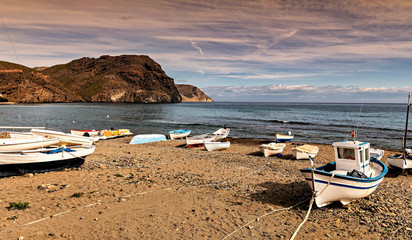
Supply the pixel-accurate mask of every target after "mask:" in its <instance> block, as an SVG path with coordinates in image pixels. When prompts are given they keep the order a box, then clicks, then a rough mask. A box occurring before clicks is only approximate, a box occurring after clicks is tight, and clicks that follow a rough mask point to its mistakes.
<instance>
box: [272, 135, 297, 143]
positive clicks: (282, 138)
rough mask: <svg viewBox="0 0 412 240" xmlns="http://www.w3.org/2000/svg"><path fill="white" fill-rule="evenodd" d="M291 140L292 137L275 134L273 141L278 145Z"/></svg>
mask: <svg viewBox="0 0 412 240" xmlns="http://www.w3.org/2000/svg"><path fill="white" fill-rule="evenodd" d="M292 140H293V136H292V135H285V134H278V133H276V134H275V141H276V142H278V143H280V142H291V141H292Z"/></svg>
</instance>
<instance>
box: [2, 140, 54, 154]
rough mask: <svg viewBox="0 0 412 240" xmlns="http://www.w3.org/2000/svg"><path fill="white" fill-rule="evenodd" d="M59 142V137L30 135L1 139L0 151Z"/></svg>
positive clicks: (27, 148)
mask: <svg viewBox="0 0 412 240" xmlns="http://www.w3.org/2000/svg"><path fill="white" fill-rule="evenodd" d="M58 143H59V139H58V138H50V139H49V138H43V137H28V138H6V139H0V151H1V152H3V151H19V150H29V149H36V148H45V147H49V146H52V145H56V144H58Z"/></svg>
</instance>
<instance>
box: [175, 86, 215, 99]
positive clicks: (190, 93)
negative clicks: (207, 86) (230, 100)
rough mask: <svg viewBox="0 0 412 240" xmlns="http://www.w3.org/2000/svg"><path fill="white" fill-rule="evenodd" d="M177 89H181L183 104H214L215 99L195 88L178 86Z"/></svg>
mask: <svg viewBox="0 0 412 240" xmlns="http://www.w3.org/2000/svg"><path fill="white" fill-rule="evenodd" d="M176 87H177V88H178V89H179V92H180V95H181V96H182V102H213V99H211V98H210V97H208V96H207V95H206V94H205V93H204V92H202V90H200V89H199V88H197V87H195V86H192V85H187V84H176Z"/></svg>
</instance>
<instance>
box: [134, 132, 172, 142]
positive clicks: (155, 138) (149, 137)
mask: <svg viewBox="0 0 412 240" xmlns="http://www.w3.org/2000/svg"><path fill="white" fill-rule="evenodd" d="M165 140H166V136H165V135H162V134H139V135H136V136H134V137H133V138H132V140H131V141H130V143H129V144H142V143H151V142H159V141H165Z"/></svg>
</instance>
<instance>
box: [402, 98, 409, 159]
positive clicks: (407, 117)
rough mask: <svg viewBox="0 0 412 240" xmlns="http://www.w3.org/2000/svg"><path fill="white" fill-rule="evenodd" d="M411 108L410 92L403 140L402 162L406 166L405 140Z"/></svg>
mask: <svg viewBox="0 0 412 240" xmlns="http://www.w3.org/2000/svg"><path fill="white" fill-rule="evenodd" d="M410 106H411V92H410V91H409V96H408V110H407V112H406V126H405V137H404V138H403V160H404V161H405V164H406V138H407V137H408V120H409V108H410Z"/></svg>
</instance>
